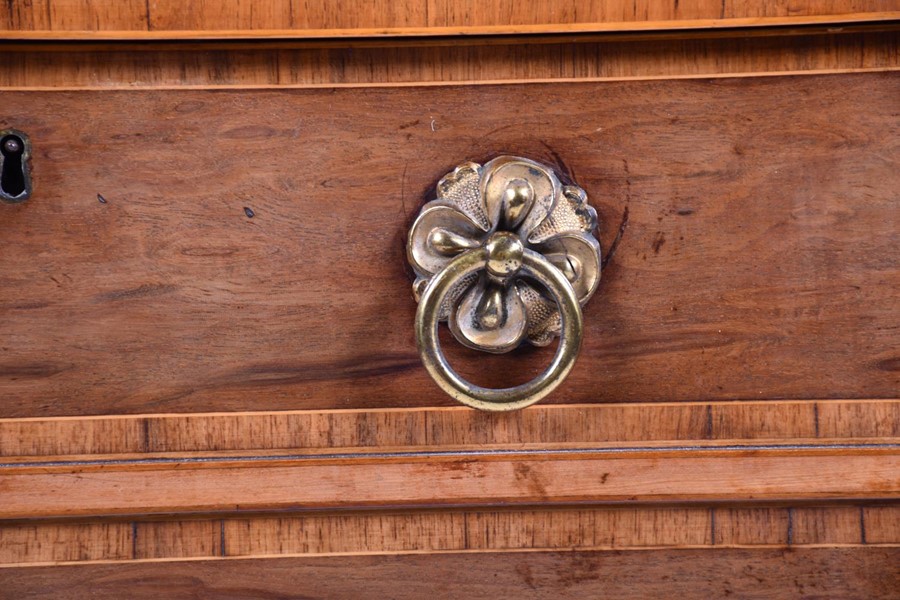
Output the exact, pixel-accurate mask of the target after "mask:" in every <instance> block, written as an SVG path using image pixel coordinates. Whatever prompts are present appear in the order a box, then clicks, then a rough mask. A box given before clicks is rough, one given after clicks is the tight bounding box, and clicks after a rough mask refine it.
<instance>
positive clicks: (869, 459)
mask: <svg viewBox="0 0 900 600" xmlns="http://www.w3.org/2000/svg"><path fill="white" fill-rule="evenodd" d="M0 489H2V490H3V492H4V502H3V504H2V505H0V519H22V518H49V517H57V516H90V515H115V514H126V515H127V514H155V513H178V512H183V513H236V512H242V511H268V510H284V509H306V510H308V509H326V508H328V509H354V508H357V509H358V508H365V507H370V508H371V507H379V508H401V507H435V506H444V507H449V506H471V505H478V506H487V505H493V506H496V505H528V504H572V503H593V504H598V503H611V502H619V503H621V502H645V503H646V502H657V503H659V502H664V503H665V502H669V503H671V502H724V501H728V502H740V501H757V502H758V501H780V502H790V501H801V500H802V501H815V500H820V501H821V500H844V501H846V500H875V499H886V500H888V499H896V497H897V495H898V494H900V450H898V447H897V445H896V444H887V445H865V446H859V447H848V446H845V445H841V446H833V447H828V446H821V447H802V448H798V447H791V446H788V447H784V448H778V447H772V446H757V447H744V448H733V447H724V448H710V449H696V448H695V449H687V450H685V449H677V448H676V449H660V448H633V449H627V448H620V449H617V450H613V451H608V452H603V451H601V450H585V451H578V452H572V451H570V452H561V451H560V452H550V451H541V452H536V453H533V454H529V453H526V452H524V451H520V452H513V451H506V452H493V453H479V452H477V451H468V452H459V453H456V454H434V453H433V454H421V453H414V454H410V453H382V454H379V455H368V456H367V455H359V456H332V457H328V456H321V457H269V458H265V457H263V458H258V457H254V458H250V459H241V458H239V457H206V458H188V457H185V458H181V459H177V458H173V459H170V460H164V461H159V460H157V461H151V460H114V461H95V462H81V461H72V462H60V463H50V464H12V465H10V464H6V465H2V466H0Z"/></svg>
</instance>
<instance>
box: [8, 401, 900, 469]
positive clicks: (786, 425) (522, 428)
mask: <svg viewBox="0 0 900 600" xmlns="http://www.w3.org/2000/svg"><path fill="white" fill-rule="evenodd" d="M896 438H900V400H820V401H815V400H803V401H759V402H750V401H747V402H718V403H674V404H673V403H650V404H643V403H635V404H595V405H537V406H534V407H531V408H529V409H527V410H523V411H518V412H514V413H503V414H493V415H492V414H485V413H480V412H477V411H473V410H470V409H468V408H465V407H458V408H457V407H445V408H423V409H382V410H378V409H371V410H325V411H288V412H236V413H213V414H202V413H201V414H169V415H122V416H96V417H55V418H23V419H0V457H7V458H13V457H18V458H19V459H22V458H27V457H34V458H40V457H43V458H44V459H50V460H52V459H53V458H54V457H56V458H61V457H66V456H81V457H84V458H89V457H90V456H104V455H123V454H129V455H130V454H135V455H139V454H155V455H164V454H168V453H192V452H194V453H196V452H200V453H203V452H244V453H246V452H263V451H290V452H294V453H298V452H310V451H318V450H322V451H326V450H334V449H341V450H348V451H352V450H353V449H357V450H359V449H366V448H368V449H372V450H376V449H379V448H381V449H383V448H389V449H394V450H402V449H404V448H406V449H413V450H427V449H431V450H439V449H442V448H444V449H457V448H465V447H472V448H475V449H477V448H488V447H490V448H503V447H519V446H521V447H525V446H533V447H534V446H537V447H541V446H547V445H554V446H579V445H580V446H582V447H584V446H592V445H598V444H603V445H616V444H625V445H629V444H631V445H634V444H635V443H642V444H653V443H666V442H672V443H683V442H698V441H702V442H708V441H716V440H720V441H721V440H728V441H731V442H734V443H740V442H741V441H748V440H749V441H753V440H757V441H758V440H766V441H771V442H775V441H778V440H782V441H786V440H793V441H797V440H799V439H803V440H804V443H814V442H815V440H816V439H820V440H832V441H833V442H839V441H840V440H854V441H867V442H869V441H877V440H879V439H882V440H886V441H890V440H894V439H896ZM0 462H2V461H0Z"/></svg>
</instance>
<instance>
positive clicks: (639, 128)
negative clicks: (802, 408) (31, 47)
mask: <svg viewBox="0 0 900 600" xmlns="http://www.w3.org/2000/svg"><path fill="white" fill-rule="evenodd" d="M898 108H900V79H898V77H897V76H896V75H895V74H892V73H883V74H881V73H879V74H858V75H835V76H807V77H785V78H744V79H717V80H681V81H631V82H607V83H582V84H566V85H565V86H559V85H553V84H533V85H525V84H522V85H498V86H487V87H460V88H415V87H413V88H382V89H379V88H373V89H315V90H252V91H251V90H246V91H240V90H234V91H224V90H215V91H212V90H210V91H202V90H201V91H197V90H194V91H143V92H129V91H116V92H86V91H84V92H8V93H4V114H3V117H2V119H0V125H2V126H4V127H7V126H15V127H17V128H19V129H22V130H24V131H26V132H28V134H29V135H30V136H31V140H32V143H33V145H34V159H33V174H34V185H35V193H34V196H33V197H32V199H31V200H29V201H28V202H26V203H24V204H21V205H17V206H5V207H3V218H4V229H5V232H4V235H3V237H2V239H0V257H2V259H0V260H2V269H0V308H2V310H3V313H4V319H3V320H2V321H0V339H2V340H3V348H2V349H3V353H2V357H0V377H2V385H3V389H4V393H5V396H6V401H5V402H4V403H3V404H2V406H0V416H5V417H12V416H39V415H76V414H97V413H140V412H167V411H177V412H184V411H209V410H238V409H240V410H248V409H252V410H269V409H299V408H349V407H354V408H359V407H379V406H391V407H402V406H431V405H445V404H448V403H449V402H450V401H449V400H448V399H447V398H445V397H444V396H443V395H442V394H441V393H440V392H439V391H438V390H437V389H436V387H435V386H434V385H433V384H432V383H431V382H430V381H429V380H428V377H427V375H426V374H425V372H424V370H423V369H422V368H421V366H420V362H419V359H418V356H417V354H416V351H415V344H414V340H413V332H412V320H413V315H414V311H415V302H414V301H413V299H412V296H411V292H410V285H409V275H408V273H407V272H406V269H405V257H404V250H403V244H404V238H405V235H406V229H407V225H408V222H409V219H410V218H411V217H412V216H413V215H414V214H415V213H416V211H417V210H418V207H419V206H420V204H421V203H422V202H423V201H424V200H425V199H427V198H428V197H429V196H430V194H431V193H432V191H433V186H434V184H435V182H436V180H437V179H438V178H439V177H440V176H442V175H443V174H444V173H446V172H447V171H449V170H451V169H452V168H453V167H454V166H455V165H456V164H457V163H459V162H462V161H465V160H486V159H488V158H490V157H491V156H493V155H496V154H498V153H513V154H519V155H524V156H529V157H533V158H537V159H540V160H545V161H548V162H550V163H553V164H556V165H557V166H558V167H559V169H560V171H562V172H563V173H565V174H567V175H569V176H571V177H572V178H574V179H575V180H576V181H577V182H578V183H579V184H580V185H581V186H583V187H584V188H585V189H586V190H587V192H588V194H589V197H590V198H591V202H592V203H593V204H594V205H595V206H596V207H597V208H598V211H599V213H600V217H601V226H600V234H601V239H602V241H603V248H604V253H605V255H606V258H607V260H608V263H607V267H606V269H605V272H604V275H603V281H602V282H601V285H600V290H599V292H598V294H597V295H596V297H595V298H594V299H593V300H592V301H591V303H590V304H589V305H588V306H587V308H586V311H585V322H586V325H587V331H586V334H585V344H584V348H583V350H582V353H581V356H580V359H579V361H578V363H577V365H576V367H575V370H574V371H573V373H572V375H571V376H570V377H569V379H568V381H566V383H565V384H564V385H563V386H562V387H561V388H560V389H559V391H558V392H557V393H555V394H554V397H553V401H555V402H582V403H590V402H609V401H629V400H650V401H657V400H697V399H708V400H722V399H741V398H761V399H767V398H810V397H818V398H834V397H840V398H854V397H870V398H878V397H892V396H893V394H895V393H896V391H897V389H898V370H897V369H898V364H900V363H898V360H900V358H898V355H897V352H896V350H897V348H896V344H895V343H894V341H895V339H896V334H895V332H894V330H893V323H894V320H895V317H896V298H897V296H898V284H900V275H898V273H900V270H898V258H897V257H898V254H897V252H896V248H897V244H898V234H897V232H898V216H900V212H898V211H897V209H896V198H897V196H896V194H897V189H898V188H900V181H898V173H900V170H898V168H897V161H896V157H897V156H898V153H897V143H898V142H897V140H898V139H900V136H898V131H897V129H898V124H897V119H896V113H897V110H898ZM101 196H102V198H103V200H105V202H101V201H99V198H100V197H101ZM247 209H249V210H250V211H252V213H248V210H247ZM248 214H252V215H253V216H252V218H251V217H249V216H248ZM616 238H618V239H617V243H613V240H614V239H616ZM613 246H615V251H614V253H613V252H612V251H611V249H612V247H613ZM447 346H448V347H447V351H448V354H449V355H450V356H451V359H452V360H453V362H454V364H455V365H457V366H458V367H459V368H460V370H461V372H462V373H463V374H464V375H466V376H468V377H470V378H472V379H474V380H476V381H479V382H482V383H490V384H493V385H498V384H509V383H517V382H518V381H521V380H524V379H525V378H526V377H528V376H531V375H534V374H535V373H536V372H537V371H538V370H539V369H541V368H543V366H544V365H545V364H546V363H547V362H548V361H549V359H550V352H552V350H551V349H549V348H548V349H531V350H524V351H522V352H518V353H515V354H514V355H511V356H510V355H508V356H502V357H490V358H488V359H485V358H483V357H481V356H476V355H475V354H474V353H468V352H466V351H461V350H459V349H458V348H457V347H456V346H457V345H456V344H447ZM513 364H515V365H516V369H511V365H513ZM512 370H514V371H516V378H517V379H516V380H511V379H510V377H509V376H508V372H509V371H512Z"/></svg>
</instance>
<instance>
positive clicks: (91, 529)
mask: <svg viewBox="0 0 900 600" xmlns="http://www.w3.org/2000/svg"><path fill="white" fill-rule="evenodd" d="M898 522H900V507H898V506H896V505H890V506H878V505H869V506H866V505H859V506H816V507H809V506H776V507H764V506H750V507H740V508H731V507H727V506H724V507H723V506H716V507H698V506H693V507H684V506H676V507H649V508H647V507H614V508H597V507H593V508H590V507H578V508H572V507H563V508H552V507H539V508H525V509H521V508H519V509H515V508H509V507H507V508H493V509H462V510H452V511H446V510H445V511H435V510H405V511H385V510H378V511H368V512H363V511H354V512H349V513H310V512H306V513H304V512H293V513H290V512H287V513H285V512H282V513H279V514H276V515H254V516H239V517H227V518H224V519H204V518H190V519H187V518H182V519H172V518H171V517H162V518H160V517H156V518H148V517H146V516H144V517H141V518H139V519H137V520H133V521H127V520H119V519H114V520H107V521H97V520H93V521H72V520H67V521H36V522H35V521H20V522H5V523H0V539H2V540H3V544H2V545H0V565H2V566H3V567H4V568H5V567H10V566H17V565H31V566H38V565H47V564H61V563H87V562H93V563H96V562H122V563H126V562H134V561H148V560H181V559H188V558H238V557H240V558H254V557H260V556H322V555H359V554H379V553H423V554H425V553H428V554H433V553H441V552H486V551H502V552H510V551H546V550H556V549H561V548H565V549H569V550H591V551H598V552H603V551H625V550H646V549H648V548H703V549H707V550H710V551H718V550H721V549H723V548H746V547H752V548H760V547H771V548H781V549H784V550H789V551H795V550H797V549H799V548H804V547H821V546H823V545H829V546H841V547H856V548H858V549H859V550H862V549H863V548H864V547H869V548H873V547H879V546H881V547H897V546H898V545H900V528H898V526H897V523H898ZM889 523H893V525H890V524H889ZM2 573H3V571H0V574H2ZM0 577H2V575H0Z"/></svg>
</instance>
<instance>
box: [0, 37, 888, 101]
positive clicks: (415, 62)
mask: <svg viewBox="0 0 900 600" xmlns="http://www.w3.org/2000/svg"><path fill="white" fill-rule="evenodd" d="M897 39H898V36H897V33H896V31H893V32H890V31H888V32H878V31H871V32H855V33H850V32H846V33H834V34H823V32H818V33H809V34H806V35H780V36H774V37H747V36H739V37H732V38H709V39H647V40H632V39H627V40H600V41H596V40H595V41H583V42H581V43H571V41H570V40H562V41H556V42H547V41H543V42H542V43H528V44H513V43H511V42H510V41H506V42H505V45H497V44H495V43H491V42H490V41H484V42H469V43H467V44H464V45H452V46H446V45H430V46H410V45H398V46H393V47H390V46H387V47H384V46H383V47H372V46H368V47H354V48H352V49H349V48H322V47H319V48H316V47H309V48H297V47H291V46H290V45H288V46H287V47H268V48H266V47H260V46H250V47H245V46H244V45H238V46H237V47H235V46H233V45H231V46H229V45H220V46H218V47H207V46H202V45H201V46H195V47H193V48H187V47H184V46H176V47H173V48H163V49H156V47H155V46H151V47H149V48H148V47H147V46H146V45H145V46H141V47H126V48H118V47H116V46H110V47H106V48H104V47H102V46H97V45H96V44H95V45H92V46H90V47H84V46H81V45H77V46H71V45H68V46H62V47H60V46H56V47H48V48H43V49H42V48H41V47H40V46H36V47H32V45H24V46H22V47H19V46H17V45H8V46H7V47H6V48H5V49H4V50H5V53H4V60H3V61H2V62H0V87H2V88H7V89H26V88H73V87H98V88H116V87H130V88H162V87H185V88H190V87H197V86H215V87H239V86H319V85H371V84H393V85H397V84H409V83H435V84H436V83H456V84H462V83H464V82H468V83H472V82H497V81H525V80H558V81H573V80H576V81H583V80H598V79H604V80H611V79H616V78H628V77H684V76H695V77H696V76H702V75H720V74H733V75H750V74H759V73H767V74H770V75H771V74H775V73H797V72H800V73H802V72H806V73H816V72H826V71H828V72H833V71H841V70H843V71H850V70H856V71H858V70H865V69H887V68H891V67H897V66H900V52H898V44H897ZM270 46H271V45H270ZM61 48H62V49H63V50H64V51H61Z"/></svg>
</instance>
